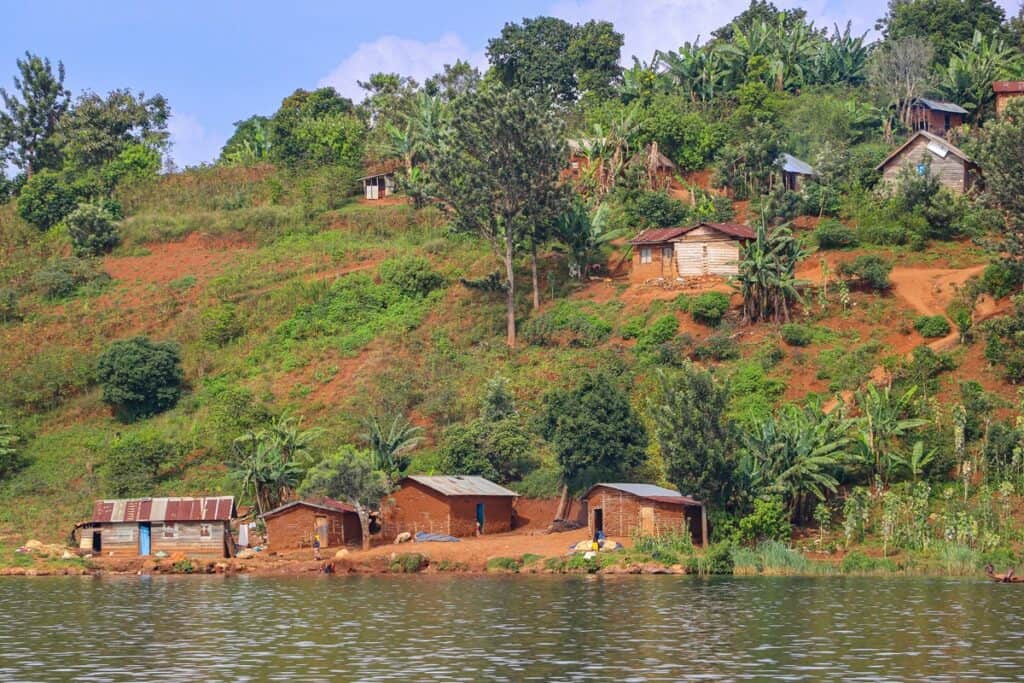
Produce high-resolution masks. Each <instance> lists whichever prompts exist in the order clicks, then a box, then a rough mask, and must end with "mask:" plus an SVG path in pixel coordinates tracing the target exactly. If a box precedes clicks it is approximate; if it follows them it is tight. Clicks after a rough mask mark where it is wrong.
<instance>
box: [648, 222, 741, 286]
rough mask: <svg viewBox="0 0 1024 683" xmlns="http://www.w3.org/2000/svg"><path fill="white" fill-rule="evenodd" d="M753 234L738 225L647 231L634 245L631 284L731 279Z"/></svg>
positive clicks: (699, 224) (715, 224)
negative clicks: (744, 247)
mask: <svg viewBox="0 0 1024 683" xmlns="http://www.w3.org/2000/svg"><path fill="white" fill-rule="evenodd" d="M752 239H754V230H753V229H752V228H751V227H749V226H746V225H740V224H737V223H698V224H696V225H691V226H688V227H677V228H654V229H651V230H644V231H643V232H641V233H640V234H639V235H637V236H636V237H635V238H634V239H633V240H632V242H631V244H632V245H633V268H632V270H631V271H630V281H631V282H633V283H636V284H643V283H645V282H649V281H652V280H667V281H669V282H671V281H673V280H677V279H680V278H688V277H705V276H719V277H724V276H729V275H735V274H737V273H738V272H739V260H740V246H741V245H743V244H744V243H746V242H748V241H750V240H752Z"/></svg>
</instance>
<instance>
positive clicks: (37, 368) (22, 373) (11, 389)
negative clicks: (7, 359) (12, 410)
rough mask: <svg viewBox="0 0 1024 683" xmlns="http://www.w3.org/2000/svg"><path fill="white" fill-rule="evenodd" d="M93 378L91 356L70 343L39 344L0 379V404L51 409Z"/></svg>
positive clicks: (82, 387) (78, 391) (81, 389)
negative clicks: (64, 344) (40, 345)
mask: <svg viewBox="0 0 1024 683" xmlns="http://www.w3.org/2000/svg"><path fill="white" fill-rule="evenodd" d="M94 381H95V369H94V363H93V359H92V358H90V357H89V356H87V355H84V354H82V353H81V352H80V351H78V350H77V349H74V348H73V347H70V346H62V345H56V344H55V345H49V346H43V347H42V348H40V349H39V350H38V352H37V353H35V354H33V355H32V356H31V357H30V358H29V359H27V360H26V361H25V362H23V363H19V364H18V365H17V366H16V367H14V368H11V369H10V371H9V372H7V373H6V374H5V375H4V381H3V382H0V404H5V403H6V404H10V405H15V406H19V407H24V408H28V409H29V410H33V411H44V410H51V409H53V408H56V407H57V406H59V405H60V404H61V403H62V402H63V401H65V400H67V399H69V398H71V397H73V396H77V395H79V394H81V393H82V392H84V391H85V390H86V388H88V387H89V386H90V385H91V384H92V383H93V382H94Z"/></svg>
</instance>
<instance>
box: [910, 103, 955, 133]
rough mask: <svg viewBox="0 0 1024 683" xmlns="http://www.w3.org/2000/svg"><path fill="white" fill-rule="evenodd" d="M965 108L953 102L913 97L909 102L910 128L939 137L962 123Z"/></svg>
mask: <svg viewBox="0 0 1024 683" xmlns="http://www.w3.org/2000/svg"><path fill="white" fill-rule="evenodd" d="M966 115H967V110H966V109H964V108H963V107H961V106H960V105H959V104H954V103H953V102H942V101H940V100H930V99H927V98H925V97H915V98H914V100H913V101H912V102H911V103H910V120H909V124H910V129H911V130H913V131H918V130H924V131H927V132H929V133H934V134H935V135H938V136H939V137H942V136H944V135H945V134H946V133H947V132H948V131H950V130H952V129H954V128H958V127H960V126H962V125H964V117H965V116H966Z"/></svg>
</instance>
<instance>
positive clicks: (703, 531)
mask: <svg viewBox="0 0 1024 683" xmlns="http://www.w3.org/2000/svg"><path fill="white" fill-rule="evenodd" d="M700 544H701V546H702V547H704V548H707V547H708V510H707V508H706V507H704V506H703V505H701V506H700Z"/></svg>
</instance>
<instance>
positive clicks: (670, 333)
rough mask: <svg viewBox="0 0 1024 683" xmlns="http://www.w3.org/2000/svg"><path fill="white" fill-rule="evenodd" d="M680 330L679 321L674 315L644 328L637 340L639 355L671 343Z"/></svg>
mask: <svg viewBox="0 0 1024 683" xmlns="http://www.w3.org/2000/svg"><path fill="white" fill-rule="evenodd" d="M678 330H679V321H678V320H676V317H675V316H674V315H671V314H668V315H663V316H661V317H660V318H658V319H657V320H655V321H654V322H653V323H651V324H650V325H648V326H647V327H645V328H644V330H643V332H641V333H640V335H639V336H638V337H637V339H636V350H637V352H639V353H644V352H647V351H651V350H652V349H654V348H656V347H658V346H660V345H661V344H664V343H665V342H667V341H670V340H671V339H672V338H673V337H675V336H676V332H677V331H678Z"/></svg>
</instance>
